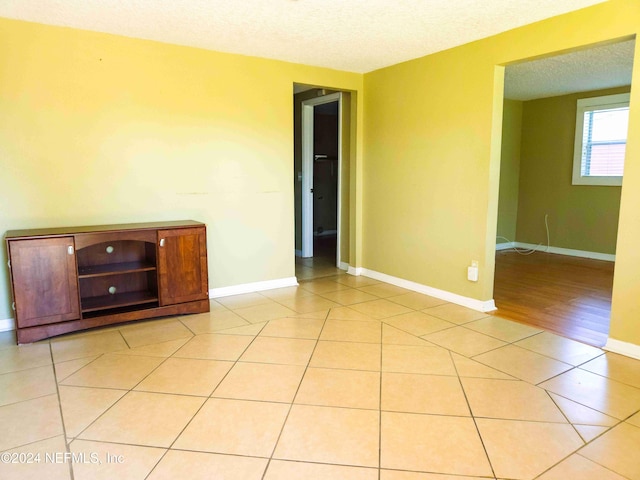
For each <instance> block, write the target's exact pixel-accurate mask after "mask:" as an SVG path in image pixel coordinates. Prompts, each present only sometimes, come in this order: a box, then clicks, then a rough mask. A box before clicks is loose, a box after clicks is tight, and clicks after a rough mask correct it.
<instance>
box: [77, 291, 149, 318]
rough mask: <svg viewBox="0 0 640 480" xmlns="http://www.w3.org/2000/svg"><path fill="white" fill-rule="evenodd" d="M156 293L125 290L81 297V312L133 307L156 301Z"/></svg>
mask: <svg viewBox="0 0 640 480" xmlns="http://www.w3.org/2000/svg"><path fill="white" fill-rule="evenodd" d="M157 302H158V295H157V293H154V292H126V293H116V294H114V295H100V296H97V297H88V298H82V299H81V300H80V303H81V305H82V313H83V314H84V313H90V312H97V311H101V310H111V309H115V308H122V307H134V306H137V305H145V306H146V304H148V303H157Z"/></svg>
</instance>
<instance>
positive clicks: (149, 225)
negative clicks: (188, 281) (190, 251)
mask: <svg viewBox="0 0 640 480" xmlns="http://www.w3.org/2000/svg"><path fill="white" fill-rule="evenodd" d="M201 226H204V223H202V222H196V221H194V220H176V221H169V222H145V223H120V224H115V225H83V226H81V227H56V228H32V229H26V230H9V231H8V232H7V233H5V235H4V237H5V239H7V240H9V239H18V238H22V239H26V238H33V237H59V236H64V235H77V234H82V233H100V232H120V231H123V230H147V229H149V230H158V229H162V228H192V227H201Z"/></svg>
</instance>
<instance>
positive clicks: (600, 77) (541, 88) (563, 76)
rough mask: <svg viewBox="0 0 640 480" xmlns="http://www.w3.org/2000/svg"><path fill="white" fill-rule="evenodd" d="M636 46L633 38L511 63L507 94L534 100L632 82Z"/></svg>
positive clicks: (513, 97) (507, 70)
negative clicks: (539, 58)
mask: <svg viewBox="0 0 640 480" xmlns="http://www.w3.org/2000/svg"><path fill="white" fill-rule="evenodd" d="M634 47H635V40H631V41H626V42H620V43H616V44H612V45H605V46H600V47H594V48H590V49H587V50H580V51H577V52H572V53H568V54H566V55H558V56H555V57H549V58H544V59H542V60H534V61H530V62H526V63H521V64H518V65H512V66H509V67H507V68H506V72H505V88H504V95H505V97H507V98H511V99H515V100H532V99H534V98H543V97H552V96H557V95H565V94H567V93H573V92H586V91H589V90H599V89H602V88H612V87H621V86H626V85H630V84H631V70H632V68H633V50H634Z"/></svg>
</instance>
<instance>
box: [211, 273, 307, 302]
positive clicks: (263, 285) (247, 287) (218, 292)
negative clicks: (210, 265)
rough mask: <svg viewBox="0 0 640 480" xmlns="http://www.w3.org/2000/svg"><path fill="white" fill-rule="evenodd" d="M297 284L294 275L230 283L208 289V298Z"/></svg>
mask: <svg viewBox="0 0 640 480" xmlns="http://www.w3.org/2000/svg"><path fill="white" fill-rule="evenodd" d="M297 285H298V280H297V279H296V277H287V278H277V279H275V280H265V281H263V282H253V283H243V284H241V285H231V286H230V287H220V288H212V289H211V290H209V298H219V297H228V296H230V295H240V294H242V293H252V292H261V291H264V290H272V289H274V288H283V287H295V286H297Z"/></svg>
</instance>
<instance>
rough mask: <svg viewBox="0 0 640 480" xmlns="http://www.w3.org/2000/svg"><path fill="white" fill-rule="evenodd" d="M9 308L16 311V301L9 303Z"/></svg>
mask: <svg viewBox="0 0 640 480" xmlns="http://www.w3.org/2000/svg"><path fill="white" fill-rule="evenodd" d="M11 309H12V310H13V311H14V312H15V311H16V302H13V303H12V304H11Z"/></svg>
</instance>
